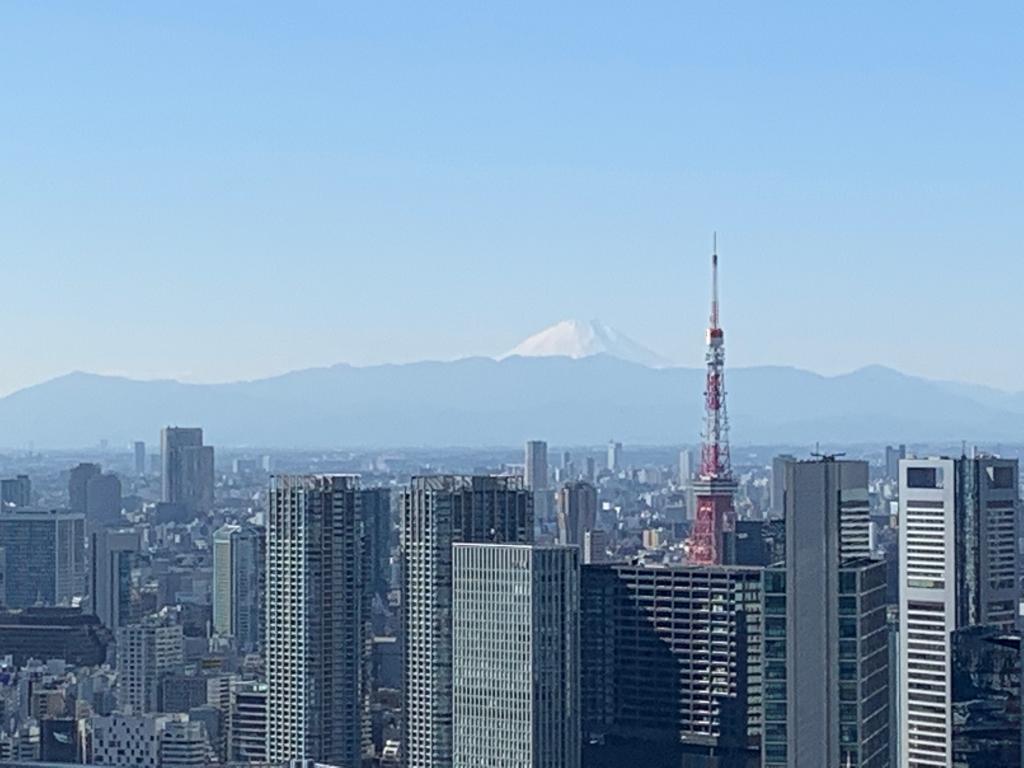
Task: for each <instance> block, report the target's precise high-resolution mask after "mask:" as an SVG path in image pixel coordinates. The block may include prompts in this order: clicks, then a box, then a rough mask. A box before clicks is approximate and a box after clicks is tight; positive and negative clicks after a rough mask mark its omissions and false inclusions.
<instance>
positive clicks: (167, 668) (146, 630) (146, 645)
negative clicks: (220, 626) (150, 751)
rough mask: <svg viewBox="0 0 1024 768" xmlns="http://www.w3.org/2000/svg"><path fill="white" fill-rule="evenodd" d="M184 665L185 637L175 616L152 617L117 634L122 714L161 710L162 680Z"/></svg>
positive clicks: (119, 691) (118, 698) (147, 712)
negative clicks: (167, 674)
mask: <svg viewBox="0 0 1024 768" xmlns="http://www.w3.org/2000/svg"><path fill="white" fill-rule="evenodd" d="M183 662H184V635H183V633H182V627H181V625H180V624H179V623H178V622H177V620H176V617H174V616H173V615H171V614H166V615H159V614H153V615H151V616H147V617H145V618H144V619H143V620H142V621H141V622H139V623H138V624H126V625H124V626H122V627H121V628H120V629H119V630H118V631H117V701H118V708H119V711H120V712H122V713H124V714H128V715H144V714H149V713H151V712H157V711H159V709H160V681H161V679H162V677H163V676H164V675H165V674H166V673H168V672H174V671H176V670H178V669H180V668H181V665H182V663H183Z"/></svg>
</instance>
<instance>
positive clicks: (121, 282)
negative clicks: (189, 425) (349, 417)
mask: <svg viewBox="0 0 1024 768" xmlns="http://www.w3.org/2000/svg"><path fill="white" fill-rule="evenodd" d="M0 28H2V30H3V40H4V42H3V45H0V92H2V94H3V96H2V98H0V361H2V362H0V393H2V392H8V391H11V390H13V389H15V388H17V387H20V386H24V385H27V384H30V383H33V382H36V381H39V380H42V379H45V378H48V377H51V376H54V375H59V374H61V373H63V372H66V371H69V370H72V369H84V370H93V371H102V372H119V373H126V374H129V375H133V376H140V377H157V376H161V377H162V376H174V377H181V378H186V379H188V380H195V381H204V380H224V379H233V378H240V377H252V376H257V375H261V374H265V373H273V372H278V371H283V370H287V369H290V368H296V367H302V366H309V365H321V364H330V363H334V362H339V361H348V362H352V363H357V364H366V363H374V362H381V361H404V360H413V359H421V358H427V357H430V358H453V357H458V356H463V355H467V354H492V353H498V352H501V351H504V350H505V349H507V348H510V347H511V346H513V344H515V343H516V342H517V341H519V340H520V338H522V337H524V336H526V335H528V334H530V333H532V332H534V331H537V330H539V329H540V328H542V327H544V326H546V325H548V324H550V323H553V322H555V321H557V320H559V319H563V318H569V317H581V318H584V319H586V318H591V317H597V318H601V319H603V320H605V321H606V322H608V323H610V324H611V325H613V326H616V327H618V328H620V329H621V330H623V331H624V332H626V333H628V334H629V335H631V336H633V337H635V338H636V339H637V340H639V341H641V342H643V343H645V344H647V345H649V346H651V347H652V348H654V349H655V350H657V351H658V352H661V353H663V354H665V355H668V356H670V357H672V358H674V359H676V360H679V361H685V362H686V363H689V364H692V365H700V363H701V344H702V333H703V331H702V329H703V325H704V323H705V318H706V303H707V277H708V275H707V262H706V258H707V252H708V249H709V242H710V235H711V231H712V230H713V229H717V230H718V231H719V233H720V235H719V242H720V251H721V254H722V260H723V275H722V293H723V302H724V308H723V320H724V323H725V326H726V329H727V339H728V345H729V358H730V362H731V364H734V365H753V364H764V363H773V364H790V365H798V366H802V367H806V368H810V369H813V370H818V371H822V372H826V373H835V372H840V371H845V370H850V369H852V368H855V367H858V366H861V365H865V364H869V363H882V364H887V365H892V366H895V367H898V368H900V369H902V370H905V371H908V372H913V373H920V374H925V375H929V376H936V377H948V378H958V379H964V380H970V381H979V382H984V383H989V384H993V385H996V386H1002V387H1006V388H1011V389H1024V354H1022V353H1024V341H1022V335H1021V333H1020V332H1019V329H1020V327H1021V323H1022V310H1021V306H1022V302H1021V288H1022V283H1024V280H1022V278H1024V258H1022V253H1021V234H1020V230H1021V222H1022V215H1024V214H1022V212H1024V152H1022V146H1024V140H1022V138H1021V137H1022V135H1024V119H1022V118H1024V53H1022V51H1024V46H1022V41H1021V32H1022V29H1024V5H1022V4H1021V3H1019V2H1013V3H1010V2H1007V3H985V4H966V3H942V2H907V3H889V2H868V3H821V2H813V3H802V4H801V3H763V2H757V3H675V2H673V3H655V2H650V3H590V2H588V3H536V4H532V3H479V2H473V3H465V4H461V3H365V4H349V3H335V2H330V3H327V2H324V3H273V4H270V3H266V4H263V3H256V2H244V3H243V2H239V3H229V2H216V3H206V2H203V3H200V2H181V3H178V2H174V3H137V2H125V3H102V4H101V3H83V2H65V3H60V2H53V3H40V2H28V1H26V2H9V3H4V4H3V7H2V9H0Z"/></svg>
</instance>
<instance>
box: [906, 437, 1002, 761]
mask: <svg viewBox="0 0 1024 768" xmlns="http://www.w3.org/2000/svg"><path fill="white" fill-rule="evenodd" d="M1019 514H1020V496H1019V491H1018V467H1017V461H1016V460H1015V459H999V458H994V457H988V456H985V457H976V458H967V457H962V458H960V459H948V458H931V459H904V460H902V461H900V464H899V515H900V527H899V533H900V553H899V563H900V569H899V579H900V585H899V586H900V589H899V595H900V633H899V634H900V672H899V679H900V700H901V702H902V706H901V712H900V743H901V749H902V755H901V765H902V766H903V768H918V766H928V767H929V768H930V767H931V766H945V767H946V768H949V767H950V766H953V765H954V763H953V755H952V747H951V743H952V739H953V726H954V717H953V712H952V711H951V708H950V707H951V704H950V702H951V701H952V691H951V679H952V675H953V670H954V668H955V667H956V665H957V660H956V659H955V658H954V649H953V646H952V642H951V638H952V637H953V633H954V632H956V631H957V630H960V629H964V628H968V627H973V626H979V625H987V626H992V627H994V628H996V629H1000V630H1010V629H1013V627H1014V624H1015V622H1016V620H1017V606H1018V605H1019V604H1020V599H1021V591H1020V585H1019V575H1020V574H1019V566H1018V555H1017V551H1018V549H1017V548H1018V541H1019V538H1020V534H1021V526H1020V520H1019Z"/></svg>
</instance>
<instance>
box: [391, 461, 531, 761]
mask: <svg viewBox="0 0 1024 768" xmlns="http://www.w3.org/2000/svg"><path fill="white" fill-rule="evenodd" d="M399 506H400V508H401V517H402V523H401V525H402V533H401V550H402V578H403V587H402V608H403V615H402V620H403V630H404V637H405V649H404V650H405V668H404V675H405V679H404V685H403V689H404V690H403V694H404V697H405V702H404V712H405V717H404V719H403V739H402V742H403V757H402V759H403V764H404V765H405V766H406V767H407V768H451V765H452V742H453V733H452V624H451V622H452V545H453V544H455V543H459V542H466V543H473V542H477V543H501V544H505V543H530V542H532V541H533V494H532V493H531V492H530V491H528V490H527V489H526V488H525V486H524V483H523V479H522V478H519V477H492V476H462V475H441V476H432V477H413V478H412V480H411V481H410V484H409V487H408V488H406V489H405V490H404V491H403V492H402V494H401V497H400V500H399Z"/></svg>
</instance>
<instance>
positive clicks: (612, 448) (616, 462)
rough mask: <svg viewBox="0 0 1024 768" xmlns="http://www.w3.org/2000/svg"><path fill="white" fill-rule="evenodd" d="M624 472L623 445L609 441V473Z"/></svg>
mask: <svg viewBox="0 0 1024 768" xmlns="http://www.w3.org/2000/svg"><path fill="white" fill-rule="evenodd" d="M621 470H622V443H617V442H615V441H614V440H609V441H608V471H609V472H613V473H615V472H619V471H621Z"/></svg>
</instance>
